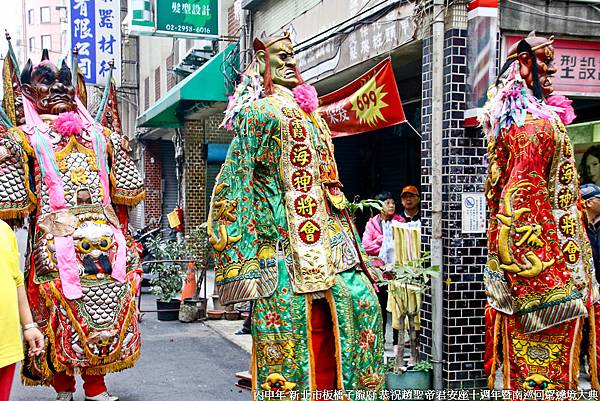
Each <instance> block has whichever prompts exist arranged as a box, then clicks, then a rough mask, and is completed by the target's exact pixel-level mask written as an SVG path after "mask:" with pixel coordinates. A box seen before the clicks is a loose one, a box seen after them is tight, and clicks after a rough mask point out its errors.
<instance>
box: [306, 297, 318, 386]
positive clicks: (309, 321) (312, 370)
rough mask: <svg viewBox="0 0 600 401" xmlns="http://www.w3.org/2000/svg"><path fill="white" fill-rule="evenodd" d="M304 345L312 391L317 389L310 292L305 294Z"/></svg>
mask: <svg viewBox="0 0 600 401" xmlns="http://www.w3.org/2000/svg"><path fill="white" fill-rule="evenodd" d="M304 300H305V302H306V329H307V330H306V337H307V342H306V345H307V347H308V355H309V358H308V366H309V368H308V369H309V378H310V391H311V393H313V392H314V391H315V390H316V389H317V375H316V374H315V354H314V352H313V347H312V300H313V297H312V294H306V296H305V297H304Z"/></svg>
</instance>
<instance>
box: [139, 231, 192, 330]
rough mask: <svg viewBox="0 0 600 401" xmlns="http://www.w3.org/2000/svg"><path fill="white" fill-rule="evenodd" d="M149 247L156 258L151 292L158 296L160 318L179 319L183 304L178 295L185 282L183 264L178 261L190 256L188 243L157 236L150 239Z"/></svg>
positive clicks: (157, 304) (157, 307)
mask: <svg viewBox="0 0 600 401" xmlns="http://www.w3.org/2000/svg"><path fill="white" fill-rule="evenodd" d="M148 248H149V249H150V252H151V253H152V255H153V256H154V258H155V260H154V262H153V263H152V268H151V269H152V273H153V274H154V277H153V278H152V279H151V280H150V292H151V293H152V294H153V295H154V296H156V309H157V311H158V320H177V318H178V315H179V307H180V304H181V300H179V299H177V295H178V294H179V291H180V290H181V287H182V284H183V272H182V265H181V263H179V262H177V261H178V260H184V259H187V258H188V251H187V249H186V244H185V243H183V242H179V241H176V240H171V239H163V238H161V237H157V238H153V239H150V240H148Z"/></svg>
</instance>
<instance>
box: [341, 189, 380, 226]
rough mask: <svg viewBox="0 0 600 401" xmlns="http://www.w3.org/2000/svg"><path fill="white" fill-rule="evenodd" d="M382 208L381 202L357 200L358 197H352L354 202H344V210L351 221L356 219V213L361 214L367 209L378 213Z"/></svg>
mask: <svg viewBox="0 0 600 401" xmlns="http://www.w3.org/2000/svg"><path fill="white" fill-rule="evenodd" d="M382 207H383V202H382V201H380V200H377V199H363V200H359V196H358V195H356V196H355V197H354V201H352V202H350V201H346V210H347V211H348V214H349V215H350V218H352V220H354V219H355V218H356V213H357V212H361V213H362V212H364V211H365V210H368V209H375V210H377V211H378V212H379V211H381V208H382Z"/></svg>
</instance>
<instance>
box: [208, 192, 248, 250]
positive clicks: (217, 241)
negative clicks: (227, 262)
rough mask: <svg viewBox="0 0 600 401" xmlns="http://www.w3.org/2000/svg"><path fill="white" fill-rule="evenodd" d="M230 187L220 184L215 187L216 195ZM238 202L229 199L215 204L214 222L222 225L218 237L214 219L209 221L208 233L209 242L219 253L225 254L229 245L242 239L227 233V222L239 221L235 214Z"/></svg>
mask: <svg viewBox="0 0 600 401" xmlns="http://www.w3.org/2000/svg"><path fill="white" fill-rule="evenodd" d="M227 187H229V185H228V184H225V183H220V184H218V185H217V186H216V187H215V195H218V194H220V193H221V192H222V191H223V190H224V189H225V188H227ZM237 206H238V202H237V201H236V200H229V199H227V198H221V199H219V200H218V201H215V202H214V203H213V207H214V208H215V211H214V220H216V221H220V222H221V225H220V226H219V229H218V235H215V233H214V231H213V224H212V222H213V219H212V218H209V219H208V224H207V231H208V241H209V242H210V244H211V245H212V246H213V248H214V249H215V250H216V251H217V252H223V251H224V250H225V248H227V246H228V245H229V244H233V243H235V242H238V241H239V240H241V239H242V236H241V235H230V234H229V233H228V232H227V225H226V224H223V223H225V222H234V221H236V220H237V217H236V216H235V214H234V212H235V210H236V209H237Z"/></svg>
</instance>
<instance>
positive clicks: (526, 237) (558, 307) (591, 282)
mask: <svg viewBox="0 0 600 401" xmlns="http://www.w3.org/2000/svg"><path fill="white" fill-rule="evenodd" d="M556 71H557V70H556V68H555V67H554V48H553V38H552V37H551V38H549V39H548V38H544V37H538V36H535V34H534V33H532V34H530V35H529V36H528V37H527V38H525V39H523V40H521V41H519V42H518V43H516V44H515V45H513V46H512V47H511V48H510V49H509V52H508V59H507V62H506V64H505V65H504V67H503V69H502V71H501V74H500V76H499V78H498V81H497V83H496V85H495V86H494V87H492V88H491V89H490V92H489V95H488V98H489V101H488V102H487V104H486V106H485V108H484V110H485V115H484V118H483V121H482V123H483V129H484V132H485V134H486V136H487V140H488V162H489V165H488V178H487V183H486V194H487V198H488V204H489V208H490V226H489V230H488V263H487V266H486V268H485V271H484V281H485V287H486V293H487V297H488V304H487V306H486V326H487V328H486V352H485V371H486V374H487V375H488V377H489V385H490V387H493V386H494V385H497V384H495V383H494V376H495V373H496V370H497V368H498V367H499V366H500V364H502V365H503V376H504V383H503V385H501V387H502V388H505V389H512V390H551V389H553V390H563V389H577V386H578V374H579V361H580V352H584V353H585V354H587V355H588V357H589V358H588V359H589V363H590V375H591V384H592V386H593V387H594V388H596V389H598V387H599V383H598V355H597V346H598V340H597V333H599V331H598V330H599V329H598V325H599V324H600V316H598V311H599V306H598V305H599V304H598V299H599V293H598V284H597V283H596V279H595V276H594V273H593V263H592V253H591V249H590V246H589V243H588V239H587V236H586V233H585V229H584V225H583V220H582V217H583V214H582V206H581V199H580V193H579V178H578V175H577V168H576V165H575V155H574V152H573V147H572V145H571V142H570V140H569V136H568V135H567V131H566V129H565V124H569V123H570V122H571V121H572V120H573V118H574V113H573V109H572V108H571V106H570V104H571V102H570V101H569V100H568V99H566V98H564V97H563V96H559V95H556V94H554V93H553V87H552V75H553V74H554V73H556ZM586 317H589V319H585V318H586ZM585 326H587V327H585ZM584 329H587V330H589V344H588V347H587V349H581V350H580V346H581V338H582V332H583V331H584Z"/></svg>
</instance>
